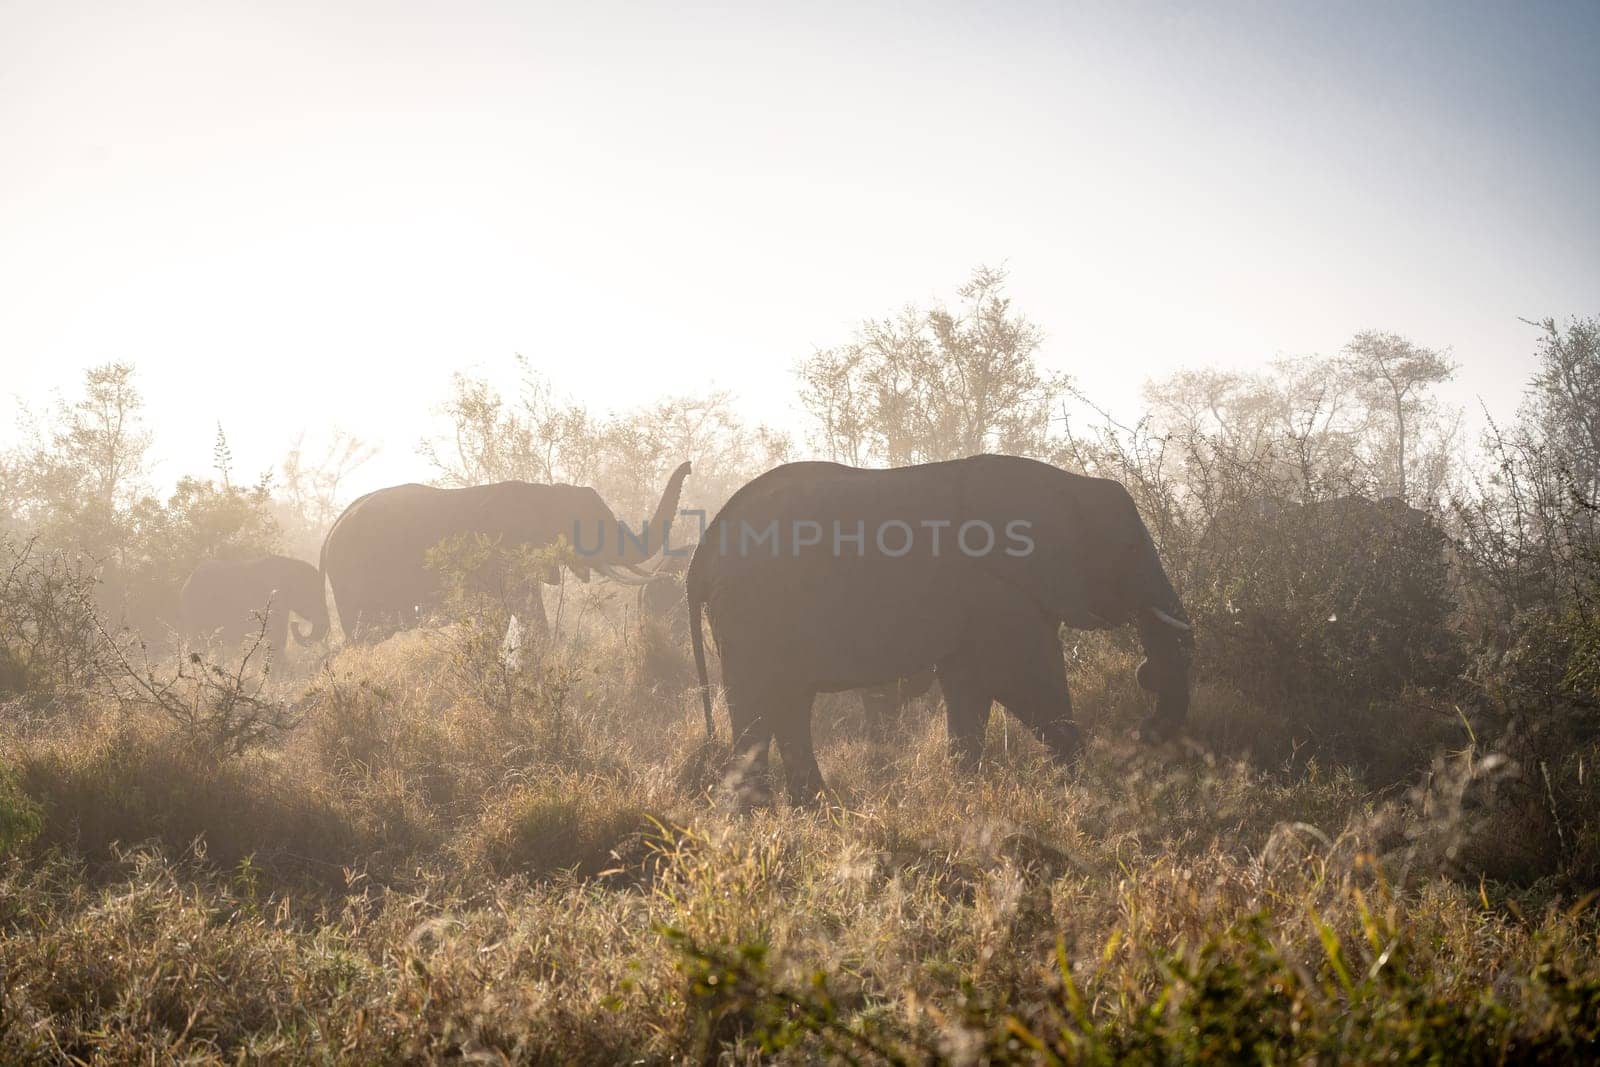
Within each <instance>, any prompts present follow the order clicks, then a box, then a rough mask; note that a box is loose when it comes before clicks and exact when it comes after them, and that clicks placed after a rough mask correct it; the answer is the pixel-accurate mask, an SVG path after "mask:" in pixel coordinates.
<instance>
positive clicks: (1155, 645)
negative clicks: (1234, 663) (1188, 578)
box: [1133, 524, 1194, 740]
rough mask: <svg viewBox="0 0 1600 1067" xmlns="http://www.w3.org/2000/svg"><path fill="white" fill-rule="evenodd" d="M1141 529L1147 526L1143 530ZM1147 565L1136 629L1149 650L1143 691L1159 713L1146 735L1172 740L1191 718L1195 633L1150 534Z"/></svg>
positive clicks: (1145, 728)
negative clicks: (1191, 684)
mask: <svg viewBox="0 0 1600 1067" xmlns="http://www.w3.org/2000/svg"><path fill="white" fill-rule="evenodd" d="M1141 525H1142V524H1141ZM1143 540H1144V546H1143V547H1144V552H1143V553H1141V555H1143V557H1144V559H1143V561H1142V566H1140V567H1139V568H1138V570H1139V578H1138V579H1137V580H1136V581H1135V583H1134V586H1135V588H1136V589H1137V590H1138V591H1137V592H1136V593H1135V594H1134V596H1135V602H1136V603H1137V604H1138V605H1139V606H1138V608H1137V609H1136V612H1135V615H1134V619H1133V622H1134V625H1135V626H1136V627H1138V630H1139V642H1140V644H1142V645H1143V646H1144V656H1145V658H1144V662H1143V663H1141V664H1139V673H1138V680H1139V686H1140V687H1141V688H1142V689H1144V690H1146V691H1148V692H1151V693H1154V694H1155V697H1156V710H1155V712H1154V713H1153V714H1152V715H1151V716H1150V717H1149V719H1147V720H1146V721H1145V723H1144V726H1143V727H1142V728H1141V733H1143V734H1145V735H1146V736H1148V737H1150V738H1152V739H1156V740H1159V739H1164V738H1167V737H1171V736H1173V735H1174V734H1176V733H1178V731H1180V730H1181V729H1183V723H1184V720H1185V719H1186V718H1188V715H1189V689H1190V681H1189V666H1190V660H1191V658H1192V655H1191V654H1192V652H1193V649H1194V630H1193V627H1192V625H1191V623H1190V622H1189V613H1188V612H1186V611H1184V609H1183V601H1181V600H1179V599H1178V593H1177V591H1176V590H1175V589H1173V588H1172V582H1171V580H1169V579H1168V578H1167V572H1166V571H1165V570H1164V569H1163V568H1162V566H1161V558H1160V556H1159V555H1158V554H1157V552H1156V547H1155V544H1154V542H1153V541H1151V540H1150V534H1149V532H1148V531H1145V535H1144V539H1143Z"/></svg>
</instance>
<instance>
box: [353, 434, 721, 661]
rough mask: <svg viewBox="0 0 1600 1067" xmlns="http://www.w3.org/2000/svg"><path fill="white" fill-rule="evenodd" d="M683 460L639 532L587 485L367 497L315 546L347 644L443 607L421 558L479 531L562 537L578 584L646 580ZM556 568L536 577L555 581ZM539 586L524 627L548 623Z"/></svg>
mask: <svg viewBox="0 0 1600 1067" xmlns="http://www.w3.org/2000/svg"><path fill="white" fill-rule="evenodd" d="M689 470H690V467H689V464H688V463H683V464H681V465H679V467H678V469H677V470H675V471H673V472H672V476H671V477H670V478H669V479H668V480H667V485H666V488H665V490H663V492H662V494H661V501H660V503H659V504H657V505H656V510H655V514H654V515H653V516H652V517H651V518H650V520H649V522H648V523H646V524H645V525H644V527H643V528H642V529H640V530H633V531H630V530H626V529H624V528H623V526H622V524H620V523H619V522H618V521H617V517H616V516H615V515H614V514H613V513H612V511H611V509H610V508H609V507H607V506H606V503H605V501H604V500H602V499H601V498H600V494H599V493H597V492H595V491H594V490H593V489H591V488H589V487H588V486H578V485H538V484H534V483H531V482H497V483H495V484H493V485H475V486H467V487H464V488H459V489H441V488H438V487H436V486H429V485H415V484H412V485H397V486H391V487H390V488H387V489H379V490H377V491H376V492H372V493H368V494H367V495H366V496H363V497H361V498H359V499H358V500H356V501H355V502H354V503H352V504H351V505H350V506H349V507H348V508H346V509H345V511H344V514H342V515H340V516H339V518H338V519H337V520H336V521H335V522H334V524H333V527H332V528H331V529H330V530H329V531H328V536H327V538H326V539H324V541H323V543H322V573H323V574H324V575H325V576H326V577H327V580H328V584H329V586H330V587H331V588H332V590H333V599H334V604H335V606H336V607H337V608H338V610H339V626H340V628H341V629H342V630H343V631H344V635H345V637H346V639H353V638H355V637H356V635H357V632H358V631H360V632H363V633H368V632H372V631H374V630H377V629H381V628H385V627H388V626H392V625H395V624H400V625H404V624H406V623H408V622H410V621H411V620H414V619H415V618H416V617H417V616H418V615H419V614H422V613H425V612H427V611H428V610H430V609H437V608H439V607H441V606H442V601H443V597H444V590H443V588H442V587H441V584H440V579H439V576H438V575H437V574H436V573H435V572H434V571H433V570H431V569H430V568H429V567H428V551H429V549H431V548H433V547H434V546H435V545H438V544H439V543H440V542H443V541H445V540H447V539H449V538H453V537H457V536H459V535H462V534H480V535H483V536H486V537H489V538H492V539H494V540H495V541H496V542H497V543H498V544H499V545H500V546H502V547H505V548H516V547H523V546H531V547H533V548H547V547H552V546H555V545H557V544H559V543H561V542H562V541H563V540H565V542H566V543H567V544H568V545H570V546H572V548H573V549H574V554H573V555H572V556H569V557H568V562H567V566H568V567H569V568H570V569H571V570H572V572H573V573H574V574H576V575H577V576H578V578H579V580H581V581H588V580H589V576H590V574H591V573H594V574H599V575H600V576H601V577H603V578H608V579H610V580H612V581H616V582H621V583H623V584H626V585H640V584H643V583H645V582H648V581H650V577H651V576H650V573H649V572H647V571H645V570H643V569H642V568H641V564H643V563H644V562H645V561H646V560H648V559H650V558H651V557H652V556H654V555H656V554H657V553H658V552H659V551H660V549H661V547H662V545H663V544H664V543H665V541H666V536H667V529H668V527H669V526H670V525H671V522H672V519H673V516H674V515H676V514H677V510H678V496H679V494H680V493H681V491H682V488H683V480H684V478H685V477H687V476H688V474H689ZM558 577H559V575H558V574H557V572H556V568H555V567H551V568H549V570H548V571H547V572H546V573H545V574H544V575H543V576H542V578H543V581H545V582H546V583H549V584H554V583H555V582H556V581H557V580H558ZM537 594H538V590H537V587H535V588H534V589H533V595H532V596H531V597H530V598H529V600H530V602H529V603H526V604H519V605H518V606H517V608H516V613H517V614H518V615H519V616H520V617H522V622H523V625H524V626H525V627H527V628H528V629H529V630H531V631H533V632H542V631H543V630H544V629H545V627H546V626H547V623H546V621H545V615H544V607H543V604H542V603H541V602H539V597H538V595H537Z"/></svg>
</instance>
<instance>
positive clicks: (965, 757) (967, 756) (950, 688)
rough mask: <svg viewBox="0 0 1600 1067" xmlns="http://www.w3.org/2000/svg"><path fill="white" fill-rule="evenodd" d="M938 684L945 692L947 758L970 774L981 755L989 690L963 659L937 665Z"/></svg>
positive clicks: (968, 662)
mask: <svg viewBox="0 0 1600 1067" xmlns="http://www.w3.org/2000/svg"><path fill="white" fill-rule="evenodd" d="M939 683H940V685H941V686H942V687H943V689H944V714H945V735H946V737H947V738H948V741H949V745H950V754H951V755H952V756H954V757H955V758H956V762H957V763H959V764H960V765H961V766H963V767H965V768H968V769H969V770H970V769H971V768H973V767H976V766H977V765H978V761H979V759H980V757H982V755H983V733H984V730H985V729H986V728H987V727H988V725H989V706H990V704H991V703H992V702H991V700H990V698H989V689H988V687H987V686H985V685H984V684H983V682H982V680H981V678H980V677H979V675H978V671H977V670H976V668H975V667H974V665H973V664H972V663H971V662H970V661H969V660H968V659H967V658H966V657H959V658H953V659H949V660H945V661H944V662H941V663H940V664H939Z"/></svg>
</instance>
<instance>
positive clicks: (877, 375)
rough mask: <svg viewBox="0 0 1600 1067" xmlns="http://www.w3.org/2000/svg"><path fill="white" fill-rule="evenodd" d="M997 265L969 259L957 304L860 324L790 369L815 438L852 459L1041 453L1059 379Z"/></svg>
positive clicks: (1047, 448)
mask: <svg viewBox="0 0 1600 1067" xmlns="http://www.w3.org/2000/svg"><path fill="white" fill-rule="evenodd" d="M1005 280H1006V275H1005V271H1003V270H998V269H992V268H988V267H979V268H978V269H977V270H975V271H974V272H973V275H972V278H971V280H970V281H968V283H967V284H966V285H964V286H962V287H961V288H960V289H959V290H957V294H958V295H959V296H960V297H961V300H962V305H961V307H960V308H959V309H958V310H957V311H950V310H949V309H947V308H944V307H934V308H931V309H929V310H921V309H918V308H915V307H908V308H906V309H905V310H904V311H902V312H901V313H900V314H899V315H898V316H895V317H893V318H886V319H875V320H868V321H867V322H864V323H862V325H861V326H860V328H859V329H858V330H857V332H856V336H855V339H854V340H852V341H851V342H850V343H848V344H846V345H843V346H840V347H837V348H830V349H822V350H819V351H818V352H816V353H814V354H813V355H812V356H811V358H810V359H808V360H806V361H804V362H803V363H802V364H801V365H800V367H799V368H798V375H799V378H800V382H801V395H800V401H801V403H802V404H803V405H804V406H805V408H806V410H807V411H808V412H809V413H810V414H811V416H812V419H813V420H814V423H815V430H814V434H813V443H814V444H815V445H816V446H817V447H818V448H819V450H820V451H822V452H825V453H826V454H827V455H828V456H829V457H830V458H832V459H836V460H841V461H843V462H847V463H851V464H854V465H856V466H863V465H870V464H874V463H879V464H885V465H888V466H901V465H904V464H909V463H927V462H932V461H935V460H941V459H951V458H955V457H958V456H969V455H973V454H976V453H980V452H1005V453H1010V454H1012V455H1022V456H1040V457H1043V456H1047V455H1049V454H1050V452H1051V450H1052V448H1051V440H1052V434H1051V428H1050V427H1051V418H1052V413H1053V411H1054V410H1055V409H1056V407H1057V405H1058V403H1059V401H1060V399H1061V397H1062V396H1063V395H1064V393H1065V390H1066V386H1067V379H1066V376H1065V375H1062V374H1057V373H1054V372H1051V371H1048V370H1045V369H1043V368H1041V367H1040V366H1039V364H1038V362H1037V361H1036V359H1035V354H1036V353H1037V351H1038V348H1039V345H1040V342H1041V339H1042V334H1041V332H1040V330H1039V328H1038V327H1037V326H1035V325H1034V324H1033V323H1032V322H1030V321H1029V320H1028V319H1027V318H1025V317H1024V316H1022V315H1021V314H1018V313H1016V312H1014V311H1013V310H1012V308H1011V301H1010V300H1009V299H1008V298H1007V297H1006V296H1005Z"/></svg>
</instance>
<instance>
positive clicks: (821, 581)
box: [686, 455, 1193, 803]
mask: <svg viewBox="0 0 1600 1067" xmlns="http://www.w3.org/2000/svg"><path fill="white" fill-rule="evenodd" d="M686 599H687V606H688V614H689V631H690V641H691V645H692V651H693V654H694V659H695V669H696V671H697V673H698V676H699V680H700V684H701V689H702V701H703V704H704V706H705V708H706V712H707V715H708V716H709V714H710V707H711V694H710V687H709V678H708V675H707V671H706V666H705V662H706V661H705V639H704V635H703V633H702V629H703V627H702V621H703V616H705V615H709V617H710V625H711V632H712V638H713V640H714V641H715V642H716V646H717V649H718V651H719V652H720V654H721V657H722V680H723V686H724V689H725V691H726V694H727V701H728V715H729V719H730V721H731V724H732V729H733V739H734V752H735V753H736V755H737V756H738V757H739V759H740V765H741V769H740V770H739V771H737V772H736V774H735V781H736V784H738V785H740V786H747V785H748V784H749V780H750V778H751V776H754V775H761V776H762V777H764V771H765V767H766V761H767V750H768V748H769V747H770V745H769V742H770V741H771V739H772V738H774V737H776V739H777V742H778V746H779V749H780V751H781V752H782V755H783V763H784V769H785V772H786V778H787V782H786V784H787V788H788V792H789V795H790V797H791V799H792V800H794V801H795V802H797V803H807V802H812V801H815V800H816V799H818V798H819V797H821V796H823V795H825V793H824V790H825V783H824V782H823V779H822V774H821V771H820V770H819V768H818V766H817V761H816V756H815V753H814V751H813V746H812V741H811V705H812V703H813V700H814V697H815V695H816V694H817V693H819V692H840V691H843V690H847V689H859V688H863V687H866V686H872V685H879V684H885V683H890V682H893V681H894V680H895V679H899V678H908V677H911V676H914V675H916V674H917V673H918V672H920V671H922V670H924V669H925V668H927V667H929V666H932V667H933V668H934V669H935V671H936V672H937V675H938V680H939V683H940V686H941V688H942V689H943V691H944V700H945V714H946V723H947V733H948V739H949V744H950V747H951V749H952V751H953V754H954V755H955V756H956V758H957V759H958V761H959V762H960V763H961V764H962V765H963V766H968V767H971V766H974V765H976V763H977V762H978V757H979V755H980V752H981V748H982V741H983V733H984V727H985V724H986V723H987V721H988V717H989V710H990V706H991V703H992V702H995V701H998V702H999V703H1000V704H1002V705H1004V706H1005V707H1006V708H1007V709H1008V710H1009V711H1011V712H1012V714H1014V715H1016V716H1017V717H1018V718H1019V719H1021V720H1022V721H1023V722H1024V723H1026V724H1027V725H1028V726H1029V727H1030V728H1031V729H1032V730H1033V731H1034V732H1035V733H1036V734H1037V735H1038V736H1039V737H1040V739H1041V740H1042V741H1044V742H1045V744H1046V745H1047V746H1048V747H1049V748H1050V749H1051V751H1052V753H1053V755H1054V756H1056V757H1057V758H1059V759H1062V760H1066V759H1070V758H1072V757H1073V756H1074V755H1075V753H1076V752H1077V749H1078V745H1079V738H1078V729H1077V726H1076V724H1075V723H1074V722H1073V720H1072V703H1071V697H1070V695H1069V693H1068V691H1067V684H1066V673H1065V668H1064V664H1063V661H1062V654H1061V645H1060V640H1059V627H1060V626H1061V625H1066V626H1069V627H1074V628H1078V629H1105V628H1110V627H1114V626H1119V625H1122V624H1126V623H1132V624H1133V625H1135V626H1136V627H1137V628H1138V633H1139V637H1140V640H1141V642H1142V644H1143V646H1144V651H1145V659H1144V661H1143V662H1142V663H1141V664H1140V666H1139V669H1138V674H1137V678H1138V681H1139V684H1140V685H1141V686H1142V687H1143V688H1144V689H1146V690H1148V691H1151V692H1153V693H1154V694H1155V695H1156V708H1155V711H1154V713H1153V714H1152V715H1151V716H1150V717H1149V718H1148V719H1147V720H1146V723H1145V726H1144V729H1143V732H1144V733H1145V734H1146V736H1149V737H1167V736H1171V735H1172V734H1174V733H1176V732H1177V731H1178V730H1179V729H1180V728H1181V726H1182V724H1183V721H1184V719H1185V717H1186V715H1187V713H1188V706H1189V659H1190V650H1191V649H1192V647H1193V640H1192V634H1191V632H1190V626H1189V622H1188V616H1187V615H1186V613H1185V611H1184V608H1183V604H1182V603H1181V602H1180V600H1179V599H1178V595H1177V593H1176V592H1175V591H1174V589H1173V586H1172V583H1171V582H1170V581H1169V580H1168V578H1167V575H1166V572H1165V571H1164V570H1163V568H1162V565H1161V560H1160V558H1159V556H1158V555H1157V552H1156V548H1155V544H1154V542H1153V541H1152V540H1151V537H1150V533H1149V531H1148V530H1147V529H1146V528H1145V525H1144V523H1143V522H1142V521H1141V519H1140V518H1139V513H1138V510H1137V508H1136V507H1135V506H1134V503H1133V499H1132V497H1130V496H1129V495H1128V492H1127V490H1126V489H1125V488H1123V486H1122V485H1120V484H1119V483H1117V482H1114V481H1110V480H1107V479H1102V478H1091V477H1085V476H1083V475H1078V474H1072V473H1069V472H1067V471H1064V470H1061V469H1059V468H1057V467H1053V466H1051V465H1049V464H1046V463H1042V462H1038V461H1036V460H1031V459H1024V458H1021V457H1016V456H999V455H980V456H971V457H968V458H966V459H958V460H950V461H946V462H941V463H928V464H921V465H918V466H909V467H899V468H893V469H887V470H866V469H860V468H854V467H847V466H843V465H841V464H837V463H822V462H804V463H790V464H785V465H783V466H780V467H776V468H774V469H773V470H770V471H768V472H766V473H765V474H762V475H760V476H758V477H757V478H755V479H754V480H752V481H751V482H749V483H747V484H746V485H745V486H743V487H742V488H741V489H740V490H739V491H738V492H736V493H735V494H734V495H733V497H732V498H731V499H730V500H729V501H728V503H727V504H726V505H724V506H723V508H722V510H721V511H720V512H719V513H718V514H717V516H716V518H715V519H714V520H713V521H712V522H711V524H710V525H709V526H708V527H707V530H706V533H705V535H704V537H703V538H702V540H701V542H700V545H699V547H698V548H697V549H696V550H695V554H694V558H693V560H692V561H691V563H690V565H689V573H688V579H687V582H686Z"/></svg>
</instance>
